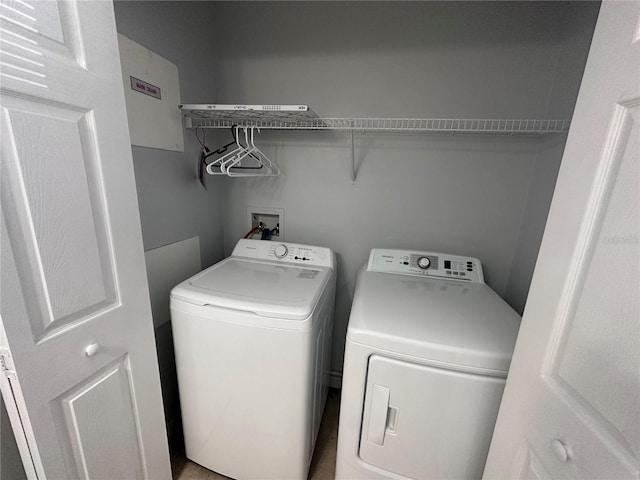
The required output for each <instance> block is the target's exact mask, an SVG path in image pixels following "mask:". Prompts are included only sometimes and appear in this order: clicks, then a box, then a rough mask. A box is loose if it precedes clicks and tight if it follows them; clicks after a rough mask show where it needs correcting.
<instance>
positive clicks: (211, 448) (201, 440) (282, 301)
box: [171, 240, 336, 480]
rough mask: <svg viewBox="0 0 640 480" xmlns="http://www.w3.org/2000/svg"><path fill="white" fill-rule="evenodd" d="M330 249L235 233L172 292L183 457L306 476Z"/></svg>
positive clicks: (329, 288) (248, 473)
mask: <svg viewBox="0 0 640 480" xmlns="http://www.w3.org/2000/svg"><path fill="white" fill-rule="evenodd" d="M335 278H336V275H335V256H334V254H333V252H332V251H331V250H329V249H328V248H321V247H314V246H307V245H297V244H292V243H286V244H285V243H280V244H279V243H274V242H267V241H260V240H240V242H238V244H237V245H236V247H235V249H234V251H233V254H232V255H231V256H230V257H229V258H227V259H225V260H223V261H221V262H219V263H217V264H216V265H214V266H212V267H210V268H208V269H207V270H204V271H202V272H200V273H198V274H197V275H195V276H193V277H192V278H190V279H188V280H186V281H184V282H182V283H181V284H179V285H178V286H176V287H175V288H173V290H172V291H171V319H172V328H173V337H174V347H175V355H176V366H177V370H178V386H179V390H180V404H181V409H182V422H183V429H184V440H185V448H186V455H187V457H188V458H190V459H191V460H193V461H194V462H196V463H199V464H200V465H202V466H204V467H206V468H208V469H210V470H214V471H216V472H218V473H221V474H223V475H226V476H228V477H232V478H235V479H279V480H280V479H305V478H307V472H308V469H309V464H310V462H311V457H312V454H313V448H314V444H315V440H316V437H317V434H318V429H319V427H320V420H321V418H322V412H323V409H324V404H325V401H326V397H327V392H328V385H329V369H330V353H331V332H332V324H333V308H334V297H335V282H336V281H335Z"/></svg>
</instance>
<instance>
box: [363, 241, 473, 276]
mask: <svg viewBox="0 0 640 480" xmlns="http://www.w3.org/2000/svg"><path fill="white" fill-rule="evenodd" d="M367 270H370V271H373V272H383V273H395V274H400V275H416V276H421V277H437V278H447V279H454V280H464V281H466V282H475V283H484V274H483V273H482V264H481V263H480V260H478V259H477V258H473V257H461V256H459V255H449V254H445V253H434V252H415V251H411V250H391V249H382V248H374V249H373V250H371V254H370V255H369V263H368V265H367Z"/></svg>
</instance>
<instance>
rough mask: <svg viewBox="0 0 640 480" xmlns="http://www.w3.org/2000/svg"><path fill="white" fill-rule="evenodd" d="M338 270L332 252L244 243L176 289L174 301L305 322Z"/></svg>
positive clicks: (296, 246)
mask: <svg viewBox="0 0 640 480" xmlns="http://www.w3.org/2000/svg"><path fill="white" fill-rule="evenodd" d="M278 247H280V248H278ZM281 250H282V251H284V254H281ZM333 265H334V255H333V252H331V250H329V249H326V248H322V247H311V246H306V245H298V244H290V243H287V244H283V243H281V244H275V243H273V242H264V241H259V240H240V242H238V245H237V246H236V248H235V249H234V252H233V254H232V256H231V257H229V258H227V259H225V260H223V261H221V262H219V263H217V264H215V265H213V266H212V267H209V268H208V269H206V270H204V271H202V272H200V273H198V274H196V275H194V276H193V277H191V278H189V279H188V280H185V281H184V282H182V283H180V284H179V285H177V286H176V287H174V288H173V290H172V291H171V298H172V299H175V300H181V301H183V302H187V303H190V304H193V305H200V306H205V305H209V306H216V307H223V308H228V309H232V310H238V311H243V312H251V313H254V314H256V315H259V316H262V317H272V318H282V319H290V320H304V319H306V318H308V317H309V316H310V315H311V313H312V312H313V310H314V308H315V306H316V304H317V302H318V300H319V299H320V296H321V295H322V292H323V290H324V288H325V286H326V285H327V283H328V282H329V281H330V280H331V279H332V278H333Z"/></svg>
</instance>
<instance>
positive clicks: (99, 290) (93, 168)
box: [3, 96, 115, 343]
mask: <svg viewBox="0 0 640 480" xmlns="http://www.w3.org/2000/svg"><path fill="white" fill-rule="evenodd" d="M3 103H4V106H5V108H6V112H5V114H6V117H5V121H4V122H3V138H4V139H5V140H6V144H5V146H3V150H4V149H5V148H6V151H5V152H4V154H3V158H4V161H3V172H4V175H5V176H6V184H5V185H6V188H7V192H6V193H5V194H6V195H7V196H10V197H11V198H12V199H13V202H15V207H16V208H15V210H11V211H8V212H7V223H8V231H9V236H10V238H11V242H12V244H13V245H16V248H18V249H19V250H20V256H21V258H24V259H29V260H28V262H25V263H24V264H21V265H20V267H19V276H20V278H21V279H22V281H23V282H25V283H26V284H28V285H29V286H30V287H31V290H32V292H33V294H34V295H35V296H36V298H38V300H39V301H38V302H37V304H34V305H30V307H31V309H32V311H31V312H30V313H31V315H30V316H29V318H30V321H31V328H32V332H33V335H34V338H35V341H36V343H37V342H39V341H41V340H42V339H43V338H44V337H45V336H46V335H48V334H51V333H52V332H55V331H56V330H59V329H60V328H62V327H63V326H65V325H68V324H69V323H72V322H74V321H81V320H82V319H83V318H86V316H88V315H91V314H94V313H96V311H98V310H102V309H104V308H108V307H109V306H113V305H114V303H115V281H114V277H113V272H112V269H111V264H112V258H111V256H110V254H109V250H108V236H107V235H106V226H105V224H104V219H105V218H106V217H105V212H104V200H103V198H102V197H103V195H102V192H101V190H100V185H101V183H102V181H101V179H100V178H99V176H98V175H99V170H98V167H97V161H98V159H97V158H96V157H95V153H96V152H97V148H96V147H97V146H96V145H95V141H94V138H95V137H94V136H93V135H92V127H91V125H92V124H93V121H92V118H91V113H90V112H88V113H87V112H81V111H78V109H72V107H69V106H67V107H65V108H62V107H60V106H55V107H53V106H50V105H42V104H38V103H35V102H30V101H25V100H20V99H16V98H11V97H10V96H5V98H4V102H3ZM54 145H56V147H55V148H52V147H53V146H54ZM85 162H86V163H87V164H88V165H85ZM54 179H59V181H53V180H54ZM67 212H74V215H72V216H71V215H68V214H67Z"/></svg>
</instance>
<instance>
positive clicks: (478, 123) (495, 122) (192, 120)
mask: <svg viewBox="0 0 640 480" xmlns="http://www.w3.org/2000/svg"><path fill="white" fill-rule="evenodd" d="M569 124H570V122H569V120H531V119H452V118H305V119H296V120H286V119H285V120H283V119H281V118H268V117H261V118H247V117H244V118H206V117H204V116H191V115H188V114H187V115H185V126H186V127H187V128H196V127H202V128H231V127H233V126H234V125H237V126H240V127H257V128H260V129H265V130H268V129H271V130H333V131H353V132H361V133H367V132H380V133H383V132H395V133H402V132H408V133H412V132H413V133H450V134H455V133H476V134H481V133H485V134H512V135H515V134H519V135H527V134H545V133H563V132H567V131H568V130H569Z"/></svg>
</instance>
